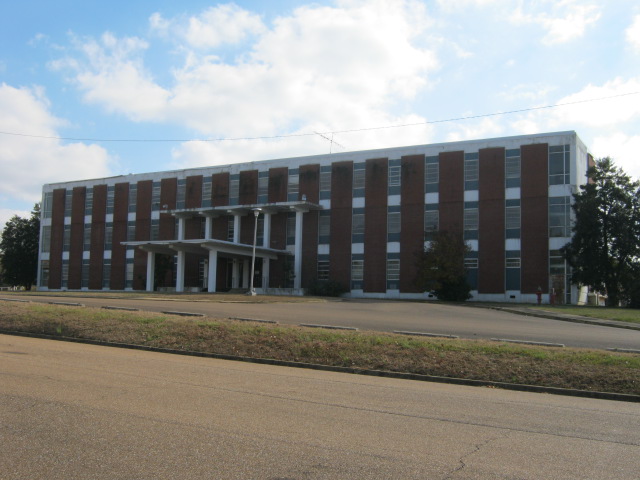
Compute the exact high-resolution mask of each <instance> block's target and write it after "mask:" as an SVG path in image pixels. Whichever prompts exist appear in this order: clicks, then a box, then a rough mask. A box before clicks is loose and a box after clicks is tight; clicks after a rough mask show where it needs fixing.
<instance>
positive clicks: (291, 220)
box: [287, 213, 296, 245]
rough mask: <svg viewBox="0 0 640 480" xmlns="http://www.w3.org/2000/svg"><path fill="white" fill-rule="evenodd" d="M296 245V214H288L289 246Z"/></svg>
mask: <svg viewBox="0 0 640 480" xmlns="http://www.w3.org/2000/svg"><path fill="white" fill-rule="evenodd" d="M295 243H296V214H295V213H288V214H287V245H295Z"/></svg>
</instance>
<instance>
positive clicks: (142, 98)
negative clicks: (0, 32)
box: [50, 33, 169, 121]
mask: <svg viewBox="0 0 640 480" xmlns="http://www.w3.org/2000/svg"><path fill="white" fill-rule="evenodd" d="M72 42H73V44H74V45H75V46H76V48H78V49H79V50H80V51H81V52H82V53H83V54H84V57H83V59H82V60H79V59H76V58H73V57H70V56H69V57H66V58H63V59H60V60H56V61H54V62H51V63H50V66H51V68H53V69H54V70H63V69H68V70H71V71H72V72H73V73H74V74H75V75H74V77H73V82H74V83H75V84H76V85H77V86H78V88H79V89H80V90H81V91H83V92H84V99H85V100H86V101H87V102H88V103H94V104H99V105H102V106H104V107H105V108H106V109H107V110H108V111H109V112H119V113H124V114H126V115H127V116H128V117H129V118H131V119H132V120H134V121H142V120H147V121H160V120H163V115H164V113H165V112H164V109H165V106H166V103H167V100H168V97H169V92H167V91H166V90H165V89H164V88H162V87H160V86H159V85H157V84H156V83H155V82H154V81H153V78H152V77H151V75H150V74H149V73H147V72H146V71H145V69H144V66H143V61H142V53H143V52H144V51H145V50H146V49H147V48H148V46H149V45H148V43H147V42H145V41H144V40H141V39H139V38H135V37H126V38H122V39H119V38H116V37H115V36H114V35H113V34H111V33H105V34H103V35H102V37H101V39H100V41H96V40H94V39H85V40H84V42H83V41H82V40H81V39H78V38H75V37H73V38H72ZM83 60H84V62H83Z"/></svg>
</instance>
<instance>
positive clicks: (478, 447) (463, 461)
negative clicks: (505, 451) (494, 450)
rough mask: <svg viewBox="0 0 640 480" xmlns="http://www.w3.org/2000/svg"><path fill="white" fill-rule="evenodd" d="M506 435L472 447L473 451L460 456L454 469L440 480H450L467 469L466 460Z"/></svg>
mask: <svg viewBox="0 0 640 480" xmlns="http://www.w3.org/2000/svg"><path fill="white" fill-rule="evenodd" d="M506 437H507V435H502V436H499V437H492V438H489V439H487V440H485V441H484V442H481V443H476V444H475V445H474V446H473V449H472V450H471V451H470V452H467V453H465V454H464V455H462V456H461V457H460V458H459V459H458V463H459V465H458V466H457V467H456V468H454V469H453V470H452V471H450V472H449V473H447V475H446V476H445V477H443V479H442V480H451V479H453V478H454V477H455V476H456V475H457V473H458V472H461V471H463V470H464V469H465V468H467V459H468V458H469V457H471V456H473V455H476V454H477V453H478V452H480V450H482V449H483V448H484V447H486V446H487V445H489V444H491V443H493V442H495V441H496V440H499V439H501V438H506Z"/></svg>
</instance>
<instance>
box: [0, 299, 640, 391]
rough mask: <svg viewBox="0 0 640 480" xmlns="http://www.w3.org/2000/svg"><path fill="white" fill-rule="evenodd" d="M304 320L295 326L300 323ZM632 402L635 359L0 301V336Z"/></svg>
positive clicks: (636, 386)
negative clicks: (556, 390)
mask: <svg viewBox="0 0 640 480" xmlns="http://www.w3.org/2000/svg"><path fill="white" fill-rule="evenodd" d="M302 320H304V319H301V321H302ZM1 330H5V331H7V330H10V331H21V332H31V333H43V334H48V335H54V336H65V337H74V338H83V339H94V340H102V341H109V342H118V343H127V344H137V345H146V346H152V347H159V348H169V349H177V350H184V351H198V352H205V353H216V354H226V355H237V356H243V357H255V358H268V359H276V360H287V361H296V362H303V363H315V364H322V365H330V366H343V367H352V368H361V369H372V370H386V371H394V372H406V373H417V374H424V375H435V376H444V377H456V378H465V379H476V380H487V381H495V382H511V383H519V384H528V385H540V386H551V387H562V388H575V389H581V390H591V391H602V392H615V393H627V394H635V395H640V355H634V354H625V353H613V352H606V351H600V350H586V349H572V348H562V349H558V348H550V347H537V346H528V345H514V344H503V343H500V342H490V341H476V340H448V339H447V340H445V339H435V338H424V337H408V336H402V335H394V334H384V333H376V332H351V331H335V330H318V329H312V328H303V327H294V326H281V325H269V324H259V323H252V322H240V321H231V320H226V319H225V320H223V319H215V318H197V319H193V318H185V317H178V316H172V315H166V314H156V313H151V312H127V311H114V310H104V309H98V308H89V307H69V306H62V305H45V304H37V303H17V302H0V331H1Z"/></svg>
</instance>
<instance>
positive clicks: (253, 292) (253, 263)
mask: <svg viewBox="0 0 640 480" xmlns="http://www.w3.org/2000/svg"><path fill="white" fill-rule="evenodd" d="M261 211H262V209H260V208H254V209H253V216H254V217H255V221H254V223H253V253H252V254H251V280H250V282H251V286H250V287H249V294H250V295H251V296H252V297H253V296H255V295H256V290H255V288H253V277H254V275H255V271H256V241H257V239H258V215H260V212H261Z"/></svg>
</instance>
